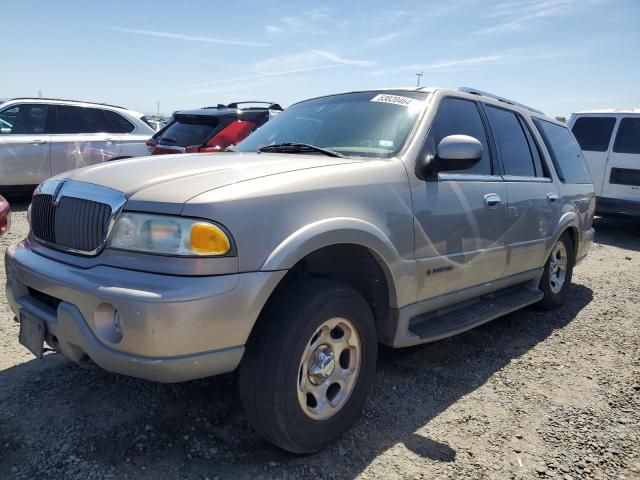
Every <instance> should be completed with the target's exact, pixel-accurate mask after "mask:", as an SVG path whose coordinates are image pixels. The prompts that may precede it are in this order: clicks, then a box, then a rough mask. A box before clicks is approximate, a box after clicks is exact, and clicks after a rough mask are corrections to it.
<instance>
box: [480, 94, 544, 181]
mask: <svg viewBox="0 0 640 480" xmlns="http://www.w3.org/2000/svg"><path fill="white" fill-rule="evenodd" d="M485 108H486V112H487V117H489V123H490V124H491V130H492V131H493V135H494V137H495V139H496V143H497V144H498V149H499V150H500V156H501V158H502V164H503V166H504V173H505V175H515V176H525V177H535V176H536V171H535V167H534V163H533V156H532V154H531V150H530V149H529V143H528V142H527V137H526V135H525V133H524V130H522V125H521V124H520V120H519V119H518V117H517V116H516V114H515V113H513V112H510V111H508V110H503V109H502V108H496V107H492V106H490V105H486V106H485Z"/></svg>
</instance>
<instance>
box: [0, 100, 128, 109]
mask: <svg viewBox="0 0 640 480" xmlns="http://www.w3.org/2000/svg"><path fill="white" fill-rule="evenodd" d="M13 100H53V101H54V102H74V103H88V104H91V105H102V106H104V107H113V108H121V109H123V110H129V109H128V108H126V107H121V106H120V105H111V104H109V103H101V102H88V101H86V100H70V99H68V98H48V97H15V98H10V99H7V100H4V101H5V102H10V101H13Z"/></svg>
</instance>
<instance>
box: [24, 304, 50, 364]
mask: <svg viewBox="0 0 640 480" xmlns="http://www.w3.org/2000/svg"><path fill="white" fill-rule="evenodd" d="M46 329H47V326H46V323H45V322H44V321H43V320H40V319H39V318H37V317H34V316H33V315H31V314H29V313H27V312H24V311H21V312H20V334H19V337H18V340H19V341H20V343H21V344H22V345H24V346H25V347H27V348H28V349H29V351H30V352H31V353H33V354H34V355H35V356H36V357H38V358H42V354H43V353H44V336H45V332H46Z"/></svg>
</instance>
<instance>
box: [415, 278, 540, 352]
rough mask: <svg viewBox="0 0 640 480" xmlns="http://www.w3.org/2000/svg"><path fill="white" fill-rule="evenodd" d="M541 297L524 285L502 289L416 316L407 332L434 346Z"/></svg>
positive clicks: (538, 291) (534, 301) (535, 290)
mask: <svg viewBox="0 0 640 480" xmlns="http://www.w3.org/2000/svg"><path fill="white" fill-rule="evenodd" d="M543 296H544V294H543V293H542V292H541V291H540V290H538V289H532V288H528V287H526V286H524V285H519V286H516V287H510V288H506V289H504V290H499V291H497V292H494V293H491V294H488V295H484V296H482V297H478V298H475V299H472V300H469V301H466V302H463V303H461V304H457V305H453V306H451V307H447V308H443V309H440V310H436V311H435V312H429V313H426V314H424V315H420V316H417V317H415V318H413V319H411V322H410V324H409V331H410V333H413V334H415V335H417V336H418V337H420V339H421V340H422V342H434V341H436V340H440V339H442V338H446V337H450V336H452V335H456V334H458V333H462V332H464V331H466V330H470V329H472V328H474V327H477V326H479V325H482V324H483V323H486V322H489V321H491V320H493V319H494V318H498V317H501V316H503V315H506V314H508V313H511V312H513V311H515V310H519V309H521V308H523V307H526V306H527V305H531V304H533V303H536V302H538V301H540V300H542V297H543ZM422 342H421V343H422Z"/></svg>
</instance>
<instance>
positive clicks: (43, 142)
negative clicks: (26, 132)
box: [31, 140, 47, 145]
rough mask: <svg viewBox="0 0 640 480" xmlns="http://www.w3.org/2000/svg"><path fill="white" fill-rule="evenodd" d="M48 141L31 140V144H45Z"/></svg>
mask: <svg viewBox="0 0 640 480" xmlns="http://www.w3.org/2000/svg"><path fill="white" fill-rule="evenodd" d="M46 143H47V141H46V140H31V145H44V144H46Z"/></svg>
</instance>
